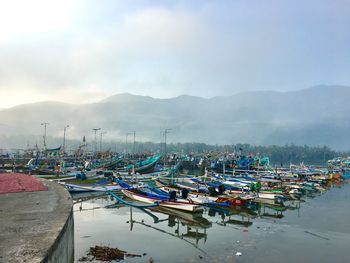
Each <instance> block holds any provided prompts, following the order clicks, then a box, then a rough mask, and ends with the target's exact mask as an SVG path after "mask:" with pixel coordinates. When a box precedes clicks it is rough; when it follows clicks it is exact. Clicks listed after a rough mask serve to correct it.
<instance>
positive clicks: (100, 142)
mask: <svg viewBox="0 0 350 263" xmlns="http://www.w3.org/2000/svg"><path fill="white" fill-rule="evenodd" d="M106 133H107V132H101V134H100V152H102V136H103V134H106Z"/></svg>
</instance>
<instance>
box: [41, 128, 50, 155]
mask: <svg viewBox="0 0 350 263" xmlns="http://www.w3.org/2000/svg"><path fill="white" fill-rule="evenodd" d="M48 124H49V123H48V122H43V123H41V125H43V126H44V137H43V138H44V149H45V150H46V126H47V125H48Z"/></svg>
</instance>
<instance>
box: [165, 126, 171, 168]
mask: <svg viewBox="0 0 350 263" xmlns="http://www.w3.org/2000/svg"><path fill="white" fill-rule="evenodd" d="M170 131H171V129H165V130H164V155H165V162H164V166H165V165H166V160H167V153H166V135H167V134H168V133H170Z"/></svg>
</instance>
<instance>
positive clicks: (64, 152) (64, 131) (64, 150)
mask: <svg viewBox="0 0 350 263" xmlns="http://www.w3.org/2000/svg"><path fill="white" fill-rule="evenodd" d="M67 128H69V125H66V126H64V128H63V156H65V154H66V129H67Z"/></svg>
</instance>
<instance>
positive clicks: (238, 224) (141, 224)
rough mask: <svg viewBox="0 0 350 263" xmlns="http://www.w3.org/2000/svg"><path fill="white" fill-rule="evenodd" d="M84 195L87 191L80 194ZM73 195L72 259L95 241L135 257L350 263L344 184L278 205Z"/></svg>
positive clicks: (349, 190) (348, 195)
mask: <svg viewBox="0 0 350 263" xmlns="http://www.w3.org/2000/svg"><path fill="white" fill-rule="evenodd" d="M86 197H88V198H86ZM89 198H90V197H89V195H87V196H86V195H85V196H80V197H79V196H76V197H75V199H76V204H75V205H74V221H75V261H76V262H79V259H81V258H82V257H84V256H86V255H87V253H88V251H89V248H90V247H94V246H95V245H103V246H109V247H117V248H119V249H120V250H123V251H127V252H128V253H131V254H137V255H139V256H140V257H127V258H125V260H124V262H135V263H136V262H149V261H150V259H151V258H152V259H153V261H154V262H168V263H169V262H242V263H244V262H261V263H267V262H268V263H273V262H276V263H277V262H284V263H288V262H290V263H292V262H293V263H294V262H321V263H323V262H324V263H326V262H339V263H340V262H341V263H343V262H350V246H349V244H350V209H349V208H350V205H349V200H350V184H349V183H348V182H343V183H341V184H336V185H334V184H333V185H332V186H330V188H329V189H328V190H327V191H325V192H323V193H318V194H314V195H312V196H305V197H303V198H302V199H303V200H302V201H301V202H299V201H293V202H288V203H286V204H285V206H283V207H281V206H275V205H271V204H266V205H263V204H260V205H255V206H252V207H251V208H250V209H246V208H241V209H230V210H223V209H211V208H205V210H204V212H203V213H201V214H191V213H186V212H180V211H176V210H173V209H159V208H152V210H151V209H145V210H141V209H138V208H135V207H133V208H131V207H127V206H121V205H118V204H116V202H115V200H111V198H110V197H106V196H100V197H95V198H92V197H91V199H89Z"/></svg>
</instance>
